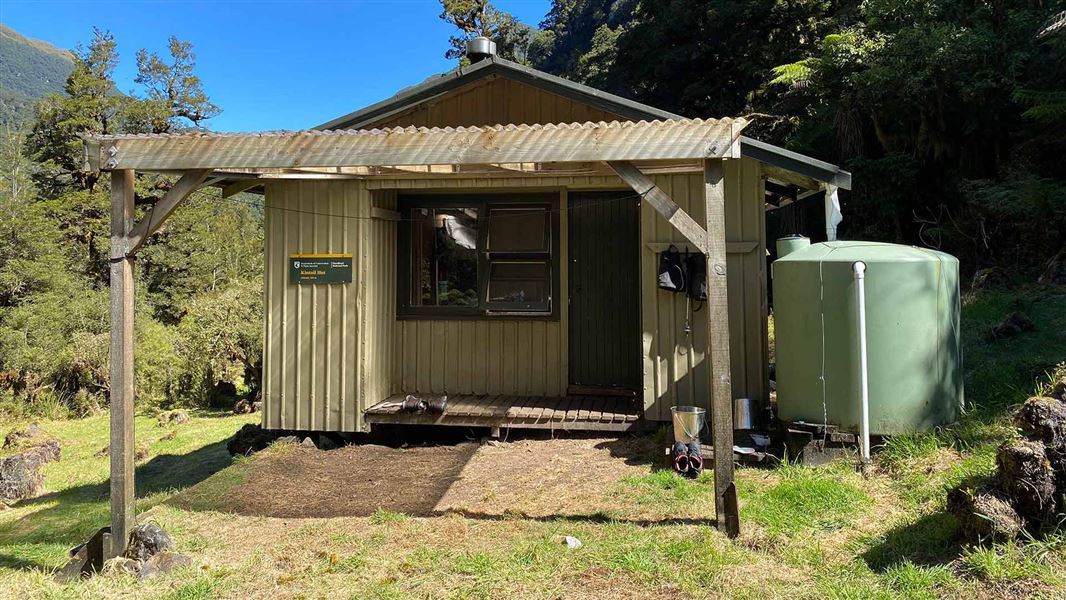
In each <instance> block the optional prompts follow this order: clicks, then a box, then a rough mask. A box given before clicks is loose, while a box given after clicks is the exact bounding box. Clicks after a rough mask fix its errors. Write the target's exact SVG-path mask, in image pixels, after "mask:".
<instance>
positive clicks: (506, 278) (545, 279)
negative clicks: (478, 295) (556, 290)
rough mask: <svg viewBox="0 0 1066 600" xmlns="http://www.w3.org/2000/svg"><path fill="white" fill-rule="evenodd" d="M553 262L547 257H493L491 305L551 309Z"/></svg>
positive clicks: (518, 308)
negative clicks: (499, 258)
mask: <svg viewBox="0 0 1066 600" xmlns="http://www.w3.org/2000/svg"><path fill="white" fill-rule="evenodd" d="M550 297H551V266H550V263H549V262H548V261H546V260H538V261H504V260H497V261H493V262H492V263H491V265H490V267H489V289H488V298H489V308H490V309H493V310H500V309H510V310H548V307H549V299H550Z"/></svg>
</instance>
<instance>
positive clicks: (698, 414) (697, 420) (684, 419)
mask: <svg viewBox="0 0 1066 600" xmlns="http://www.w3.org/2000/svg"><path fill="white" fill-rule="evenodd" d="M670 413H671V414H673V417H674V441H675V442H681V443H683V444H688V443H691V442H699V441H700V432H701V431H703V425H704V423H706V419H707V411H705V410H703V409H702V408H700V407H698V406H674V407H671V408H670Z"/></svg>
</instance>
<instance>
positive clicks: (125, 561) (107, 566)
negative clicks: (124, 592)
mask: <svg viewBox="0 0 1066 600" xmlns="http://www.w3.org/2000/svg"><path fill="white" fill-rule="evenodd" d="M140 572H141V561H139V560H133V559H132V558H126V557H125V556H116V557H115V558H112V559H110V560H108V561H106V562H105V563H104V569H103V573H104V575H124V574H129V575H138V574H140Z"/></svg>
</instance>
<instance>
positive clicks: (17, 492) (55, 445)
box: [0, 440, 60, 504]
mask: <svg viewBox="0 0 1066 600" xmlns="http://www.w3.org/2000/svg"><path fill="white" fill-rule="evenodd" d="M59 456H60V449H59V442H57V441H55V440H49V441H47V442H45V443H43V444H40V445H37V446H33V447H32V448H29V449H27V450H23V451H22V452H20V453H18V454H15V455H13V456H9V457H7V458H5V459H2V460H0V502H3V503H4V504H14V503H15V502H18V501H19V500H25V499H27V498H33V497H34V496H37V495H38V494H40V493H41V490H43V489H44V475H42V474H41V470H40V469H41V467H42V466H44V465H46V464H48V463H50V462H52V461H56V460H59Z"/></svg>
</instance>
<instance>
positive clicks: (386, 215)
mask: <svg viewBox="0 0 1066 600" xmlns="http://www.w3.org/2000/svg"><path fill="white" fill-rule="evenodd" d="M370 218H371V219H381V220H382V221H399V220H400V212H399V211H395V210H389V209H387V208H381V207H380V206H371V207H370Z"/></svg>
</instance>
